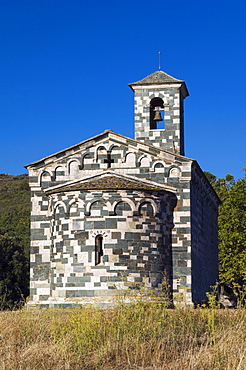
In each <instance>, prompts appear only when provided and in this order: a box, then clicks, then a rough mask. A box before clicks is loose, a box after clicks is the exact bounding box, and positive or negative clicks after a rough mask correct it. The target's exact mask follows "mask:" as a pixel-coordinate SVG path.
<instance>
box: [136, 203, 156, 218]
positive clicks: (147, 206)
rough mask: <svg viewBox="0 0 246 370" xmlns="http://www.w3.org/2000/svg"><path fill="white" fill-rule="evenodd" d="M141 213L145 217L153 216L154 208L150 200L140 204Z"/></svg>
mask: <svg viewBox="0 0 246 370" xmlns="http://www.w3.org/2000/svg"><path fill="white" fill-rule="evenodd" d="M139 211H140V214H141V215H142V216H145V217H153V216H154V210H153V207H152V204H151V203H149V202H144V203H142V204H141V205H140V210H139Z"/></svg>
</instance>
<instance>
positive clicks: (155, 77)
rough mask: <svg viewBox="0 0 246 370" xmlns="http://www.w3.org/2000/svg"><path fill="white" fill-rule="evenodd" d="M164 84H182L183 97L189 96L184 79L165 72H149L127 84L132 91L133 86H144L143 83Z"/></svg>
mask: <svg viewBox="0 0 246 370" xmlns="http://www.w3.org/2000/svg"><path fill="white" fill-rule="evenodd" d="M165 84H182V86H183V88H184V97H186V96H189V92H188V89H187V86H186V84H185V81H183V80H179V79H177V78H175V77H173V76H171V75H169V74H168V73H166V72H163V71H156V72H154V73H151V74H150V75H148V76H147V77H144V78H142V79H141V80H139V81H136V82H132V83H131V84H129V85H128V86H130V88H131V89H132V90H133V91H134V87H135V86H145V85H165Z"/></svg>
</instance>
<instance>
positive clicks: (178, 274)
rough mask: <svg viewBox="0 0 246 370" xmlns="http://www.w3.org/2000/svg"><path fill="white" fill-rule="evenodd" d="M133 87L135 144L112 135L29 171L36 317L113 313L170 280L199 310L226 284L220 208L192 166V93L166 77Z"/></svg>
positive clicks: (32, 166) (32, 300) (32, 295)
mask: <svg viewBox="0 0 246 370" xmlns="http://www.w3.org/2000/svg"><path fill="white" fill-rule="evenodd" d="M129 86H130V88H131V89H132V90H133V92H134V116H135V139H131V138H128V137H125V136H123V135H120V134H117V133H114V132H113V131H111V130H106V131H104V132H103V133H102V134H99V135H97V136H94V137H92V138H90V139H88V140H85V141H82V142H80V143H79V144H77V145H74V146H72V147H69V148H67V149H64V150H62V151H60V152H58V153H55V154H53V155H50V156H47V157H45V158H43V159H41V160H39V161H36V162H33V163H31V164H29V165H27V166H26V168H27V169H28V171H29V184H30V188H31V201H32V210H31V252H30V280H31V282H30V301H29V303H28V305H29V307H33V306H37V307H68V306H74V305H82V304H86V303H93V304H97V303H98V304H100V305H102V306H103V305H108V304H111V303H112V302H113V301H114V299H115V296H116V295H118V294H119V292H121V291H122V292H123V291H124V292H125V291H127V290H129V288H132V289H138V287H140V286H145V287H147V288H150V289H151V290H155V291H156V292H157V293H158V291H159V290H160V287H161V284H162V281H163V279H167V281H168V284H170V287H171V294H172V295H173V297H174V298H175V295H176V294H181V295H182V296H183V297H184V300H185V302H187V303H189V304H190V303H192V302H194V303H196V302H200V301H202V300H204V299H206V292H208V291H209V290H210V286H211V285H213V284H215V283H216V281H217V280H218V251H217V249H218V247H217V209H218V205H219V199H218V197H217V195H216V193H215V192H214V190H213V188H212V187H211V186H210V184H209V182H208V181H207V179H206V177H205V176H204V174H203V172H202V170H201V169H200V167H199V165H198V163H197V162H196V161H195V160H193V159H190V158H187V157H185V156H184V117H183V112H184V99H185V98H186V97H187V96H188V90H187V87H186V84H185V82H184V81H182V80H178V79H176V78H174V77H172V76H170V75H168V74H167V73H165V72H163V71H157V72H154V73H152V74H151V75H149V76H147V77H146V78H144V79H142V80H140V81H138V82H135V83H132V84H130V85H129ZM132 289H130V290H131V291H132Z"/></svg>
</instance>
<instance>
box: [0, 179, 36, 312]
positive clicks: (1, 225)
mask: <svg viewBox="0 0 246 370" xmlns="http://www.w3.org/2000/svg"><path fill="white" fill-rule="evenodd" d="M29 244H30V192H29V186H28V177H27V175H19V176H11V175H5V174H0V309H6V308H14V307H16V306H18V305H19V304H20V303H21V302H23V299H24V298H25V297H27V295H28V290H29V289H28V286H29Z"/></svg>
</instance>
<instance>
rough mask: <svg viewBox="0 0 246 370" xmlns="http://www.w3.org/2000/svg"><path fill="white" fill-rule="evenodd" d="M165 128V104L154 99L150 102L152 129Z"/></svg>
mask: <svg viewBox="0 0 246 370" xmlns="http://www.w3.org/2000/svg"><path fill="white" fill-rule="evenodd" d="M164 128H165V127H164V102H163V100H162V99H161V98H153V99H152V100H151V102H150V129H151V130H159V129H164Z"/></svg>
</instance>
